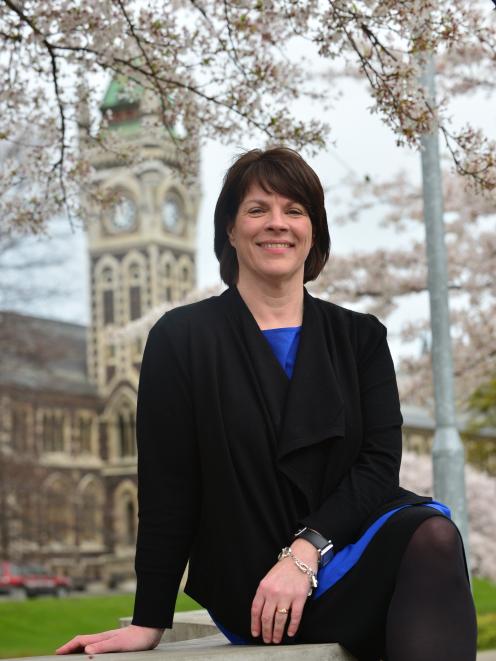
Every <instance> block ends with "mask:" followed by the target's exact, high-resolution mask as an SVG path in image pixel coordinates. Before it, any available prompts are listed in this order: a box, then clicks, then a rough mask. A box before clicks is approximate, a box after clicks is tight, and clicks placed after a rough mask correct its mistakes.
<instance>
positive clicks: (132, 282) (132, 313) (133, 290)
mask: <svg viewBox="0 0 496 661" xmlns="http://www.w3.org/2000/svg"><path fill="white" fill-rule="evenodd" d="M141 277H142V274H141V269H140V265H139V264H136V263H133V264H131V265H130V267H129V319H130V320H131V321H132V320H133V319H139V318H140V317H141V315H142V300H141V285H142V282H141Z"/></svg>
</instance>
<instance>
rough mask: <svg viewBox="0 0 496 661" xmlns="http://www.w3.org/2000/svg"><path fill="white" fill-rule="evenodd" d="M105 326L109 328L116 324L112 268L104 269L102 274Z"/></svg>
mask: <svg viewBox="0 0 496 661" xmlns="http://www.w3.org/2000/svg"><path fill="white" fill-rule="evenodd" d="M101 285H102V310H103V315H102V317H103V325H104V326H109V325H110V324H113V323H114V322H115V297H114V287H115V277H114V273H113V270H112V269H111V268H110V267H106V268H104V269H103V271H102V274H101Z"/></svg>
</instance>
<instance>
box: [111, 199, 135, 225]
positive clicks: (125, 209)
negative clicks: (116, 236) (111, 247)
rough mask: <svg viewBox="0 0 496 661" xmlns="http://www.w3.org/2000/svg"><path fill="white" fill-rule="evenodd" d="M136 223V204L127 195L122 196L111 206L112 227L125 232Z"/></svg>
mask: <svg viewBox="0 0 496 661" xmlns="http://www.w3.org/2000/svg"><path fill="white" fill-rule="evenodd" d="M135 225H136V205H135V204H134V202H133V201H132V200H131V199H130V198H129V197H122V198H121V199H120V200H119V201H118V202H117V204H116V205H115V206H114V208H113V216H112V227H113V229H114V230H115V231H118V232H127V231H129V230H131V229H133V228H134V226H135Z"/></svg>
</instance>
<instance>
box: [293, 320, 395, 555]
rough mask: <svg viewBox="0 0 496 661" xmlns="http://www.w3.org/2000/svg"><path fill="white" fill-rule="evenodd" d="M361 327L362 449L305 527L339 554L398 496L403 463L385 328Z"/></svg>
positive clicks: (365, 323) (373, 323)
mask: <svg viewBox="0 0 496 661" xmlns="http://www.w3.org/2000/svg"><path fill="white" fill-rule="evenodd" d="M357 326H358V328H357V352H358V353H357V365H358V375H359V384H360V408H361V415H362V428H363V432H362V444H361V448H360V451H359V453H358V455H357V457H356V459H355V462H354V463H353V466H352V467H351V469H350V470H349V471H348V473H347V474H346V475H345V476H344V477H343V479H342V480H341V482H340V484H339V485H338V487H337V488H336V489H335V490H334V491H333V493H332V494H330V496H329V497H328V498H327V499H326V500H325V501H324V502H323V503H322V505H321V506H320V507H319V508H318V509H317V510H316V511H314V512H311V513H310V514H309V515H308V516H306V517H305V518H304V519H303V520H302V521H301V523H302V524H304V525H307V526H309V527H310V528H313V529H314V530H318V531H319V532H320V533H321V534H322V535H323V536H325V537H327V539H331V540H332V541H333V542H334V545H335V549H337V550H339V549H340V548H343V547H344V546H346V545H347V544H349V543H351V542H353V541H354V540H355V539H356V537H357V535H358V533H359V532H360V529H361V528H362V526H363V524H364V523H365V522H366V520H367V518H368V517H369V516H370V515H371V514H372V513H373V512H374V510H376V509H378V508H379V507H380V506H381V504H382V503H384V502H385V501H386V500H387V499H388V498H389V497H390V496H391V494H394V492H395V491H396V488H397V487H398V484H399V468H400V463H401V446H402V442H401V425H402V423H403V419H402V416H401V412H400V401H399V396H398V387H397V384H396V374H395V371H394V365H393V361H392V358H391V353H390V351H389V347H388V343H387V331H386V327H385V326H384V325H383V324H382V323H381V322H380V321H379V320H378V319H377V318H376V317H374V316H373V315H370V314H367V315H359V316H358V317H357Z"/></svg>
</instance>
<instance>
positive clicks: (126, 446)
mask: <svg viewBox="0 0 496 661" xmlns="http://www.w3.org/2000/svg"><path fill="white" fill-rule="evenodd" d="M117 435H118V439H119V444H118V445H119V454H120V456H121V457H134V456H135V455H136V423H135V418H134V410H133V409H132V407H131V405H130V404H129V403H127V402H126V403H125V404H123V405H122V407H121V408H120V410H119V413H118V414H117Z"/></svg>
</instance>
